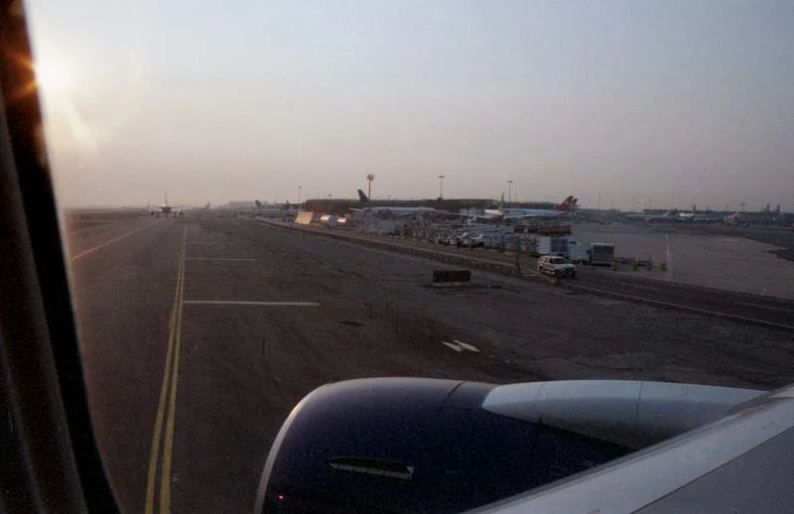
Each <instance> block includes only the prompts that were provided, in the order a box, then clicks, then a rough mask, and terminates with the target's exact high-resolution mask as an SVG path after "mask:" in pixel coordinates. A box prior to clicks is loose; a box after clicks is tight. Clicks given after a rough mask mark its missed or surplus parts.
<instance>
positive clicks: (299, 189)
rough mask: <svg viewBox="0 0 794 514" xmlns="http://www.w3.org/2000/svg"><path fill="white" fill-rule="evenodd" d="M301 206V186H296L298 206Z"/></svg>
mask: <svg viewBox="0 0 794 514" xmlns="http://www.w3.org/2000/svg"><path fill="white" fill-rule="evenodd" d="M300 204H301V186H298V205H300Z"/></svg>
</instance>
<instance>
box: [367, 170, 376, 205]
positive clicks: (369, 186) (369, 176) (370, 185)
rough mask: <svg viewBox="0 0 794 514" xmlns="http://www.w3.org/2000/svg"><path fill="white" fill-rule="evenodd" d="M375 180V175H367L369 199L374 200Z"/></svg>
mask: <svg viewBox="0 0 794 514" xmlns="http://www.w3.org/2000/svg"><path fill="white" fill-rule="evenodd" d="M373 180H375V175H373V174H372V173H370V174H369V175H367V198H369V199H370V200H372V181H373Z"/></svg>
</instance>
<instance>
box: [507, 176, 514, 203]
mask: <svg viewBox="0 0 794 514" xmlns="http://www.w3.org/2000/svg"><path fill="white" fill-rule="evenodd" d="M512 201H513V181H512V180H508V181H507V203H511V202H512Z"/></svg>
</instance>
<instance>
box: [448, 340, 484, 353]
mask: <svg viewBox="0 0 794 514" xmlns="http://www.w3.org/2000/svg"><path fill="white" fill-rule="evenodd" d="M452 341H453V342H454V343H455V344H457V345H458V346H460V347H461V348H463V349H464V350H469V351H470V352H475V353H480V349H479V348H477V347H476V346H474V345H473V344H469V343H464V342H463V341H458V340H457V339H453V340H452Z"/></svg>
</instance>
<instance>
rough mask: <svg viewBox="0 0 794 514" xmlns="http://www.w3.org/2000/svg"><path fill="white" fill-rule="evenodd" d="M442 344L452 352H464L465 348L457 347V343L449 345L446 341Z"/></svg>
mask: <svg viewBox="0 0 794 514" xmlns="http://www.w3.org/2000/svg"><path fill="white" fill-rule="evenodd" d="M441 344H443V345H444V346H446V347H447V348H449V349H451V350H455V351H456V352H462V351H463V348H461V347H460V346H458V345H456V344H455V343H448V342H446V341H441Z"/></svg>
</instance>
